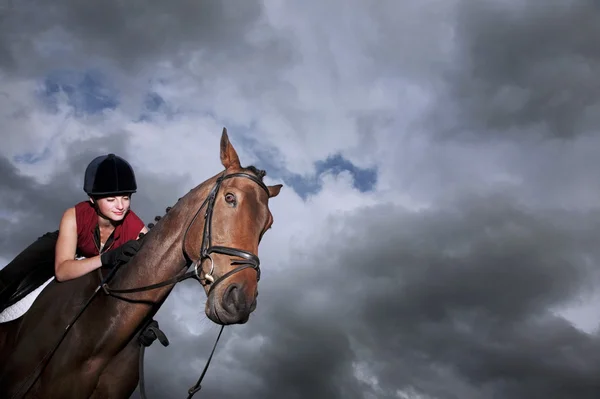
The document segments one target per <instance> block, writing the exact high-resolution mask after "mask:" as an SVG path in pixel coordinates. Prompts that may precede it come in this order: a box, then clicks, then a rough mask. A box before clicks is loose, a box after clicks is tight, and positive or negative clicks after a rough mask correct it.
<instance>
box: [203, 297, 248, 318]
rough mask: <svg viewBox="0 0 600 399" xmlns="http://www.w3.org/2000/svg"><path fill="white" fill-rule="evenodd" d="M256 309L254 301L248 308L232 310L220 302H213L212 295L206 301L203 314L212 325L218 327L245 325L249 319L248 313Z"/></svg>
mask: <svg viewBox="0 0 600 399" xmlns="http://www.w3.org/2000/svg"><path fill="white" fill-rule="evenodd" d="M254 309H256V301H254V302H253V303H252V305H251V306H249V307H248V308H242V309H237V308H232V306H224V304H223V303H222V301H219V300H215V298H214V295H212V294H211V295H210V296H209V297H208V300H207V301H206V308H205V313H206V317H208V318H209V319H210V320H211V321H212V322H213V323H215V324H219V325H225V326H227V325H231V324H245V323H246V322H248V320H249V319H250V313H252V312H253V311H254Z"/></svg>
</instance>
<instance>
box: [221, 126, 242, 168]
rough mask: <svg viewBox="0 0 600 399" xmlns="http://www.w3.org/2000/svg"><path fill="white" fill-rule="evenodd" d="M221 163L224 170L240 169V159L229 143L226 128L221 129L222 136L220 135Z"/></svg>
mask: <svg viewBox="0 0 600 399" xmlns="http://www.w3.org/2000/svg"><path fill="white" fill-rule="evenodd" d="M221 163H222V164H223V166H225V169H229V168H240V167H241V166H240V158H239V157H238V154H237V152H235V148H233V145H231V143H230V142H229V136H227V129H226V128H223V134H221Z"/></svg>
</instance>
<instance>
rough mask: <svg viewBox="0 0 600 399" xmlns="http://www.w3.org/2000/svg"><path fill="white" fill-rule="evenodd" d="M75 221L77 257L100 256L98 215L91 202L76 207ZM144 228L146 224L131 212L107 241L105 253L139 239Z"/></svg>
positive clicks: (84, 202) (81, 203)
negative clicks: (97, 230)
mask: <svg viewBox="0 0 600 399" xmlns="http://www.w3.org/2000/svg"><path fill="white" fill-rule="evenodd" d="M75 220H76V221H77V256H85V257H86V258H91V257H92V256H96V255H99V253H98V248H97V247H96V241H97V242H98V245H100V243H99V241H100V237H99V236H98V237H97V238H95V237H96V235H97V234H99V232H98V233H96V228H97V227H98V214H97V213H96V210H95V209H94V205H93V204H92V203H91V202H90V201H83V202H80V203H78V204H77V205H75ZM142 228H144V222H142V220H141V219H140V218H139V217H138V216H137V215H136V214H135V213H134V212H133V211H132V210H129V211H128V212H127V214H126V215H125V218H123V220H122V221H121V223H119V224H118V225H117V226H116V227H115V230H114V231H113V233H112V234H111V236H110V237H109V239H108V240H107V241H106V244H105V247H104V248H103V252H104V251H107V250H109V249H114V248H117V247H119V246H121V245H123V244H124V243H125V242H127V241H129V240H135V239H137V238H138V235H139V233H140V231H142Z"/></svg>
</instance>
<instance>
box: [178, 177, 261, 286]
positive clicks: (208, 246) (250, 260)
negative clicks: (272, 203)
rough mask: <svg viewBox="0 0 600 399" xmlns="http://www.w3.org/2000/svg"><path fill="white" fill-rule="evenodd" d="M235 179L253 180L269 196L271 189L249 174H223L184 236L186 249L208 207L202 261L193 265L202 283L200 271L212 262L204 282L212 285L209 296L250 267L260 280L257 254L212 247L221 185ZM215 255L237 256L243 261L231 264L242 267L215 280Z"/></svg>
mask: <svg viewBox="0 0 600 399" xmlns="http://www.w3.org/2000/svg"><path fill="white" fill-rule="evenodd" d="M234 177H244V178H247V179H250V180H252V181H253V182H255V183H256V184H258V185H259V186H260V187H261V188H262V189H263V190H265V192H266V193H267V196H269V189H268V188H267V186H266V185H265V184H264V183H263V182H262V181H261V180H259V179H258V178H257V177H255V176H253V175H251V174H249V173H244V172H238V173H231V174H228V175H225V174H223V175H221V176H219V178H217V181H216V183H215V185H214V186H213V188H212V189H211V190H210V193H209V194H208V196H207V197H206V199H205V200H204V202H203V203H202V205H201V206H200V208H199V209H198V211H197V212H196V214H195V215H194V218H193V219H192V222H191V223H190V224H189V225H188V227H187V229H186V232H185V234H184V236H183V242H184V248H185V239H186V237H187V233H188V231H189V229H190V227H191V226H192V225H193V224H194V221H195V220H196V218H197V217H198V215H199V214H200V211H201V210H202V209H203V208H204V207H205V206H206V212H205V213H204V232H203V233H202V244H201V246H200V259H199V260H197V261H194V262H193V263H192V265H193V266H194V271H195V273H196V278H197V279H198V281H200V282H202V280H203V279H202V278H201V277H200V271H201V270H202V263H203V262H204V261H205V260H207V259H208V260H210V270H209V271H208V273H206V272H205V273H204V280H205V281H207V282H208V283H209V284H210V288H209V291H208V295H210V293H211V292H212V290H214V289H215V287H216V286H217V284H219V283H220V282H221V281H223V280H225V279H226V278H228V277H229V276H231V275H233V274H235V273H237V272H239V271H242V270H244V269H247V268H250V267H251V268H253V269H254V270H256V281H259V280H260V259H259V258H258V256H256V255H255V254H253V253H251V252H248V251H244V250H243V249H238V248H233V247H225V246H220V245H212V216H213V211H214V207H215V201H216V199H217V194H218V193H219V189H220V188H221V184H222V183H223V181H224V180H226V179H231V178H234ZM213 253H217V254H222V255H230V256H237V257H239V258H242V259H241V260H233V261H232V262H231V264H232V265H241V266H238V267H236V268H235V269H233V270H230V271H229V272H227V273H225V274H223V275H222V276H221V277H219V278H218V279H217V280H215V279H214V276H213V273H214V268H215V264H214V261H213V258H212V257H211V254H213Z"/></svg>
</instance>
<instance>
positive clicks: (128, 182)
mask: <svg viewBox="0 0 600 399" xmlns="http://www.w3.org/2000/svg"><path fill="white" fill-rule="evenodd" d="M83 189H84V191H85V192H86V193H87V195H88V196H89V200H88V201H82V202H80V203H78V204H76V205H75V206H74V207H71V208H69V209H67V210H66V211H65V212H64V214H63V216H62V219H61V221H60V226H59V230H58V231H55V232H51V233H46V234H45V235H43V236H42V237H40V238H39V239H38V240H36V241H35V242H34V243H33V244H31V245H30V246H29V247H27V248H26V249H25V250H24V251H23V252H21V253H20V254H19V255H17V256H16V257H15V259H14V260H13V261H12V262H10V263H9V264H8V265H6V266H5V267H4V268H3V269H2V270H0V312H1V311H2V310H4V309H5V308H6V307H8V306H10V305H12V304H14V303H15V302H17V301H18V300H20V299H22V298H23V297H24V296H26V295H27V294H28V293H30V292H31V291H33V290H35V289H36V288H37V287H39V286H40V285H41V284H42V283H44V282H45V281H47V280H48V279H49V278H50V277H52V276H53V275H54V277H55V278H56V280H57V281H67V280H71V279H74V278H77V277H80V276H83V275H84V274H87V273H89V272H91V271H93V270H95V269H98V268H100V267H103V266H104V267H108V268H112V267H115V266H117V265H118V264H120V263H126V262H127V261H128V260H129V259H130V258H131V257H133V256H134V255H135V253H136V252H137V250H138V249H139V246H140V243H139V242H138V241H137V238H138V237H139V236H140V234H141V233H143V234H145V233H147V232H148V229H147V228H146V226H145V225H144V222H143V221H142V220H141V219H140V218H139V217H138V216H137V215H136V214H135V213H134V212H133V211H132V210H131V209H130V205H131V195H132V194H133V193H135V192H136V190H137V184H136V179H135V174H134V171H133V168H132V167H131V165H130V164H129V163H128V162H127V161H126V160H125V159H123V158H121V157H119V156H116V155H114V154H108V155H103V156H99V157H97V158H95V159H94V160H92V162H90V164H89V165H88V166H87V168H86V170H85V178H84V184H83ZM76 257H79V258H77V259H76Z"/></svg>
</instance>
